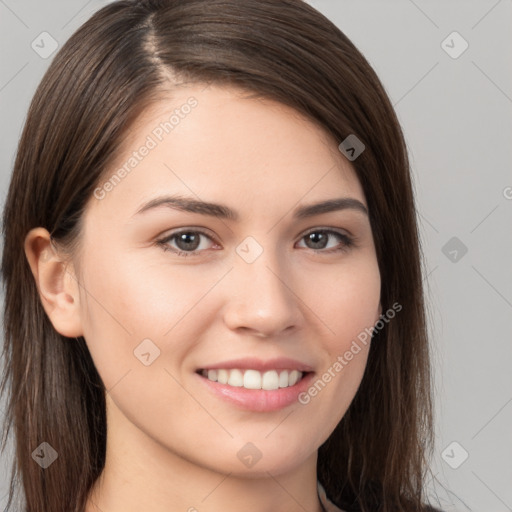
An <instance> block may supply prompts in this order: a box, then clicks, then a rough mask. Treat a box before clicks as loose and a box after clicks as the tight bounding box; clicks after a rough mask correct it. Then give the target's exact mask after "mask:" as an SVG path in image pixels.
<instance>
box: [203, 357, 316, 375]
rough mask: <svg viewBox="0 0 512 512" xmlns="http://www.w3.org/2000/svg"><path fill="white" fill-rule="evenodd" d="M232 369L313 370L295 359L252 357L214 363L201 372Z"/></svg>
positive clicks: (204, 367)
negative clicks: (264, 359)
mask: <svg viewBox="0 0 512 512" xmlns="http://www.w3.org/2000/svg"><path fill="white" fill-rule="evenodd" d="M234 368H237V369H240V370H258V371H260V372H263V371H267V370H298V371H299V372H310V371H313V368H312V367H311V366H310V365H308V364H305V363H302V362H301V361H297V360H296V359H290V358H288V357H278V358H275V359H267V360H266V361H263V360H262V359H255V358H253V357H244V358H242V359H231V360H229V361H222V362H220V363H214V364H210V365H207V366H203V367H201V368H200V369H201V370H218V369H226V370H232V369H234Z"/></svg>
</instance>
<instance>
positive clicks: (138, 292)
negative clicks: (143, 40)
mask: <svg viewBox="0 0 512 512" xmlns="http://www.w3.org/2000/svg"><path fill="white" fill-rule="evenodd" d="M166 123H167V124H166ZM144 148H145V149H144ZM123 166H124V172H123V170H122V169H123ZM107 180H108V182H107ZM178 196H179V198H180V199H181V200H182V201H184V202H185V203H186V202H189V204H190V205H192V206H193V208H191V209H193V210H194V211H187V207H185V206H180V205H179V204H178V203H173V202H172V201H171V199H172V198H174V199H176V198H177V197H178ZM347 198H350V201H346V202H345V203H342V205H341V206H342V207H341V208H338V209H329V208H324V209H322V208H318V209H317V210H316V211H313V212H312V211H310V210H308V209H307V208H308V207H311V205H314V204H317V203H322V202H325V201H336V200H339V199H347ZM201 202H205V203H215V204H216V205H219V206H216V207H213V206H208V205H204V206H201V205H200V203H201ZM343 206H345V207H343ZM365 207H366V208H368V205H367V203H366V200H365V196H364V194H363V190H362V188H361V185H360V183H359V181H358V179H357V177H356V174H355V173H354V170H353V168H352V167H351V165H350V163H349V162H348V160H347V159H345V157H344V156H343V155H342V154H341V153H340V152H339V151H338V149H337V145H336V142H335V141H334V140H332V139H330V138H329V137H328V136H326V135H325V133H324V132H323V131H322V130H321V129H320V128H318V127H317V126H316V125H315V124H313V123H312V122H310V121H308V120H306V119H304V118H302V117H301V116H300V115H299V114H297V112H295V111H294V110H292V109H290V108H288V107H285V106H283V105H281V104H278V103H275V102H272V101H268V100H261V99H260V100H258V99H244V98H242V96H241V92H240V91H238V90H236V89H228V88H217V87H208V88H205V86H204V85H201V86H200V85H194V86H187V87H181V88H177V89H176V91H175V92H173V97H172V99H171V100H166V101H161V102H160V103H159V104H157V105H156V106H154V107H153V108H152V109H151V110H148V111H147V112H146V113H145V115H144V117H143V118H141V119H139V121H138V122H137V124H136V125H135V126H134V127H133V129H132V130H131V131H130V137H129V139H127V140H126V141H125V146H124V153H123V155H122V156H121V158H119V159H118V161H117V163H116V165H115V166H113V167H112V169H111V172H110V173H109V174H108V175H107V176H106V178H105V180H104V181H102V182H101V183H100V185H99V187H98V188H97V189H96V191H95V194H94V197H92V198H91V200H90V202H89V203H88V205H87V210H86V212H85V218H84V231H83V237H84V238H83V240H82V253H81V254H80V261H79V263H80V275H79V280H80V284H81V286H80V296H79V301H78V307H79V315H80V322H81V326H82V328H83V335H84V337H85V339H86V342H87V345H88V347H89V350H90V352H91V355H92V358H93V360H94V363H95V365H96V367H97V369H98V372H99V374H100V376H101V378H102V380H103V382H104V384H105V386H106V389H107V390H108V394H107V407H108V415H109V436H110V435H111V436H118V437H122V436H130V439H132V440H133V439H135V438H136V439H139V440H140V441H141V442H143V443H144V445H145V447H146V449H147V450H153V453H157V452H158V453H159V454H160V455H163V457H164V458H165V457H168V458H169V460H171V459H172V458H173V457H176V456H178V457H179V458H180V459H181V460H183V459H184V460H186V461H189V462H192V463H193V464H195V465H200V466H202V467H207V468H210V469H212V470H214V471H219V472H221V473H228V472H231V473H233V474H246V475H248V474H253V475H262V474H264V473H266V472H267V471H269V472H271V473H272V474H279V473H282V472H284V471H287V470H290V469H291V468H293V467H296V466H297V465H299V464H300V463H302V462H304V461H306V460H307V459H308V458H310V457H314V456H315V455H316V450H317V449H318V447H319V446H320V445H321V444H322V443H323V442H324V441H325V440H326V439H327V438H328V436H329V435H330V434H331V432H332V431H333V430H334V428H335V426H336V425H337V423H338V422H339V421H340V419H341V418H342V417H343V415H344V413H345V412H346V410H347V408H348V406H349V404H350V402H351V401H352V399H353V398H354V396H355V393H356V391H357V389H358V386H359V384H360V382H361V379H362V375H363V372H364V369H365V365H366V361H367V354H368V348H369V344H366V345H364V344H362V343H360V342H358V346H359V351H357V352H356V349H354V345H353V342H354V340H357V336H358V335H359V334H360V333H361V332H364V330H365V328H366V329H368V328H369V327H372V326H373V325H374V324H375V322H376V321H377V320H378V318H379V315H380V312H381V311H380V304H379V296H380V284H381V283H380V275H379V269H378V264H377V259H376V253H375V247H374V242H373V238H372V232H371V228H370V223H369V218H368V215H367V214H366V213H365V211H364V209H365ZM228 211H229V212H232V213H231V214H230V215H229V214H228V213H227V212H228ZM298 212H303V214H302V215H300V214H299V213H298ZM304 212H305V213H304ZM308 212H309V213H313V214H312V215H307V213H308ZM178 251H181V254H178ZM351 347H352V349H351ZM351 350H352V352H351V353H352V357H350V359H349V358H348V357H346V356H345V354H346V353H347V351H349V352H350V351H351ZM342 361H343V362H342ZM336 363H338V364H336ZM203 370H210V371H209V372H208V371H206V372H203ZM298 372H301V373H300V374H299V373H298ZM301 375H302V379H301V380H299V381H298V382H297V383H295V384H294V381H295V380H296V379H297V376H298V377H300V376H301ZM326 375H327V376H326ZM208 377H209V378H208ZM329 377H330V378H329ZM210 379H212V380H210ZM215 379H217V381H216V382H215ZM219 380H220V382H219ZM226 380H227V382H226ZM315 383H316V386H315ZM261 386H263V387H264V388H268V389H250V388H258V387H261ZM276 388H277V389H276Z"/></svg>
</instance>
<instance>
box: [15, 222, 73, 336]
mask: <svg viewBox="0 0 512 512" xmlns="http://www.w3.org/2000/svg"><path fill="white" fill-rule="evenodd" d="M24 247H25V255H26V258H27V261H28V264H29V266H30V270H31V271H32V274H33V276H34V279H35V283H36V286H37V290H38V292H39V297H40V299H41V303H42V305H43V308H44V310H45V311H46V314H47V315H48V317H49V319H50V321H51V322H52V324H53V326H54V328H55V330H56V331H57V332H58V333H60V334H62V335H63V336H67V337H69V338H76V337H78V336H82V335H83V330H82V322H81V317H80V301H79V285H78V281H77V279H76V277H75V274H74V271H73V269H72V266H71V264H70V263H69V262H66V261H65V260H64V258H63V256H62V255H61V254H60V253H59V251H58V249H57V248H56V247H55V246H54V244H53V243H52V240H51V237H50V233H49V232H48V231H47V230H46V229H44V228H41V227H38V228H34V229H32V230H31V231H30V232H29V233H28V234H27V236H26V237H25V246H24Z"/></svg>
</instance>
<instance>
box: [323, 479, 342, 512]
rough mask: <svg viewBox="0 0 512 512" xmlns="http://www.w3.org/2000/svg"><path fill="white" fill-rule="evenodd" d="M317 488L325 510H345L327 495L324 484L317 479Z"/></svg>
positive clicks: (340, 511) (328, 511) (331, 511)
mask: <svg viewBox="0 0 512 512" xmlns="http://www.w3.org/2000/svg"><path fill="white" fill-rule="evenodd" d="M317 489H318V497H319V498H320V503H321V504H322V506H323V507H324V509H325V512H343V510H341V508H339V507H337V506H336V505H335V504H334V503H333V502H332V501H331V500H330V499H329V498H328V497H327V495H326V493H325V489H324V488H323V486H322V484H321V483H320V482H319V481H318V480H317Z"/></svg>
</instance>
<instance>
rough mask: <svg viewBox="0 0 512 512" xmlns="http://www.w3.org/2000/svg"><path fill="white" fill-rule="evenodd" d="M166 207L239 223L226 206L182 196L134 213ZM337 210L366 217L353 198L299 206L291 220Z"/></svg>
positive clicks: (158, 200) (151, 203)
mask: <svg viewBox="0 0 512 512" xmlns="http://www.w3.org/2000/svg"><path fill="white" fill-rule="evenodd" d="M162 206H165V207H168V208H171V209H173V210H180V211H184V212H190V213H198V214H200V215H208V216H211V217H216V218H218V219H226V220H231V221H239V219H240V215H239V214H238V212H236V211H235V210H233V209H231V208H229V207H228V206H226V205H223V204H218V203H209V202H205V201H199V200H197V199H193V198H189V197H184V196H163V197H157V198H155V199H152V200H150V201H148V202H147V203H145V204H143V205H142V206H141V207H140V208H139V209H138V210H137V212H136V213H135V215H140V214H142V213H145V212H147V211H148V210H152V209H155V208H159V207H162ZM339 210H354V211H357V212H360V213H363V214H364V215H366V216H368V210H367V208H366V206H365V205H364V204H363V203H362V202H361V201H359V200H358V199H355V198H353V197H340V198H336V199H328V200H326V201H321V202H319V203H314V204H309V205H304V206H300V207H299V208H296V209H295V210H294V211H293V218H295V219H299V220H300V219H306V218H309V217H313V216H315V215H320V214H322V213H328V212H333V211H339Z"/></svg>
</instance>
